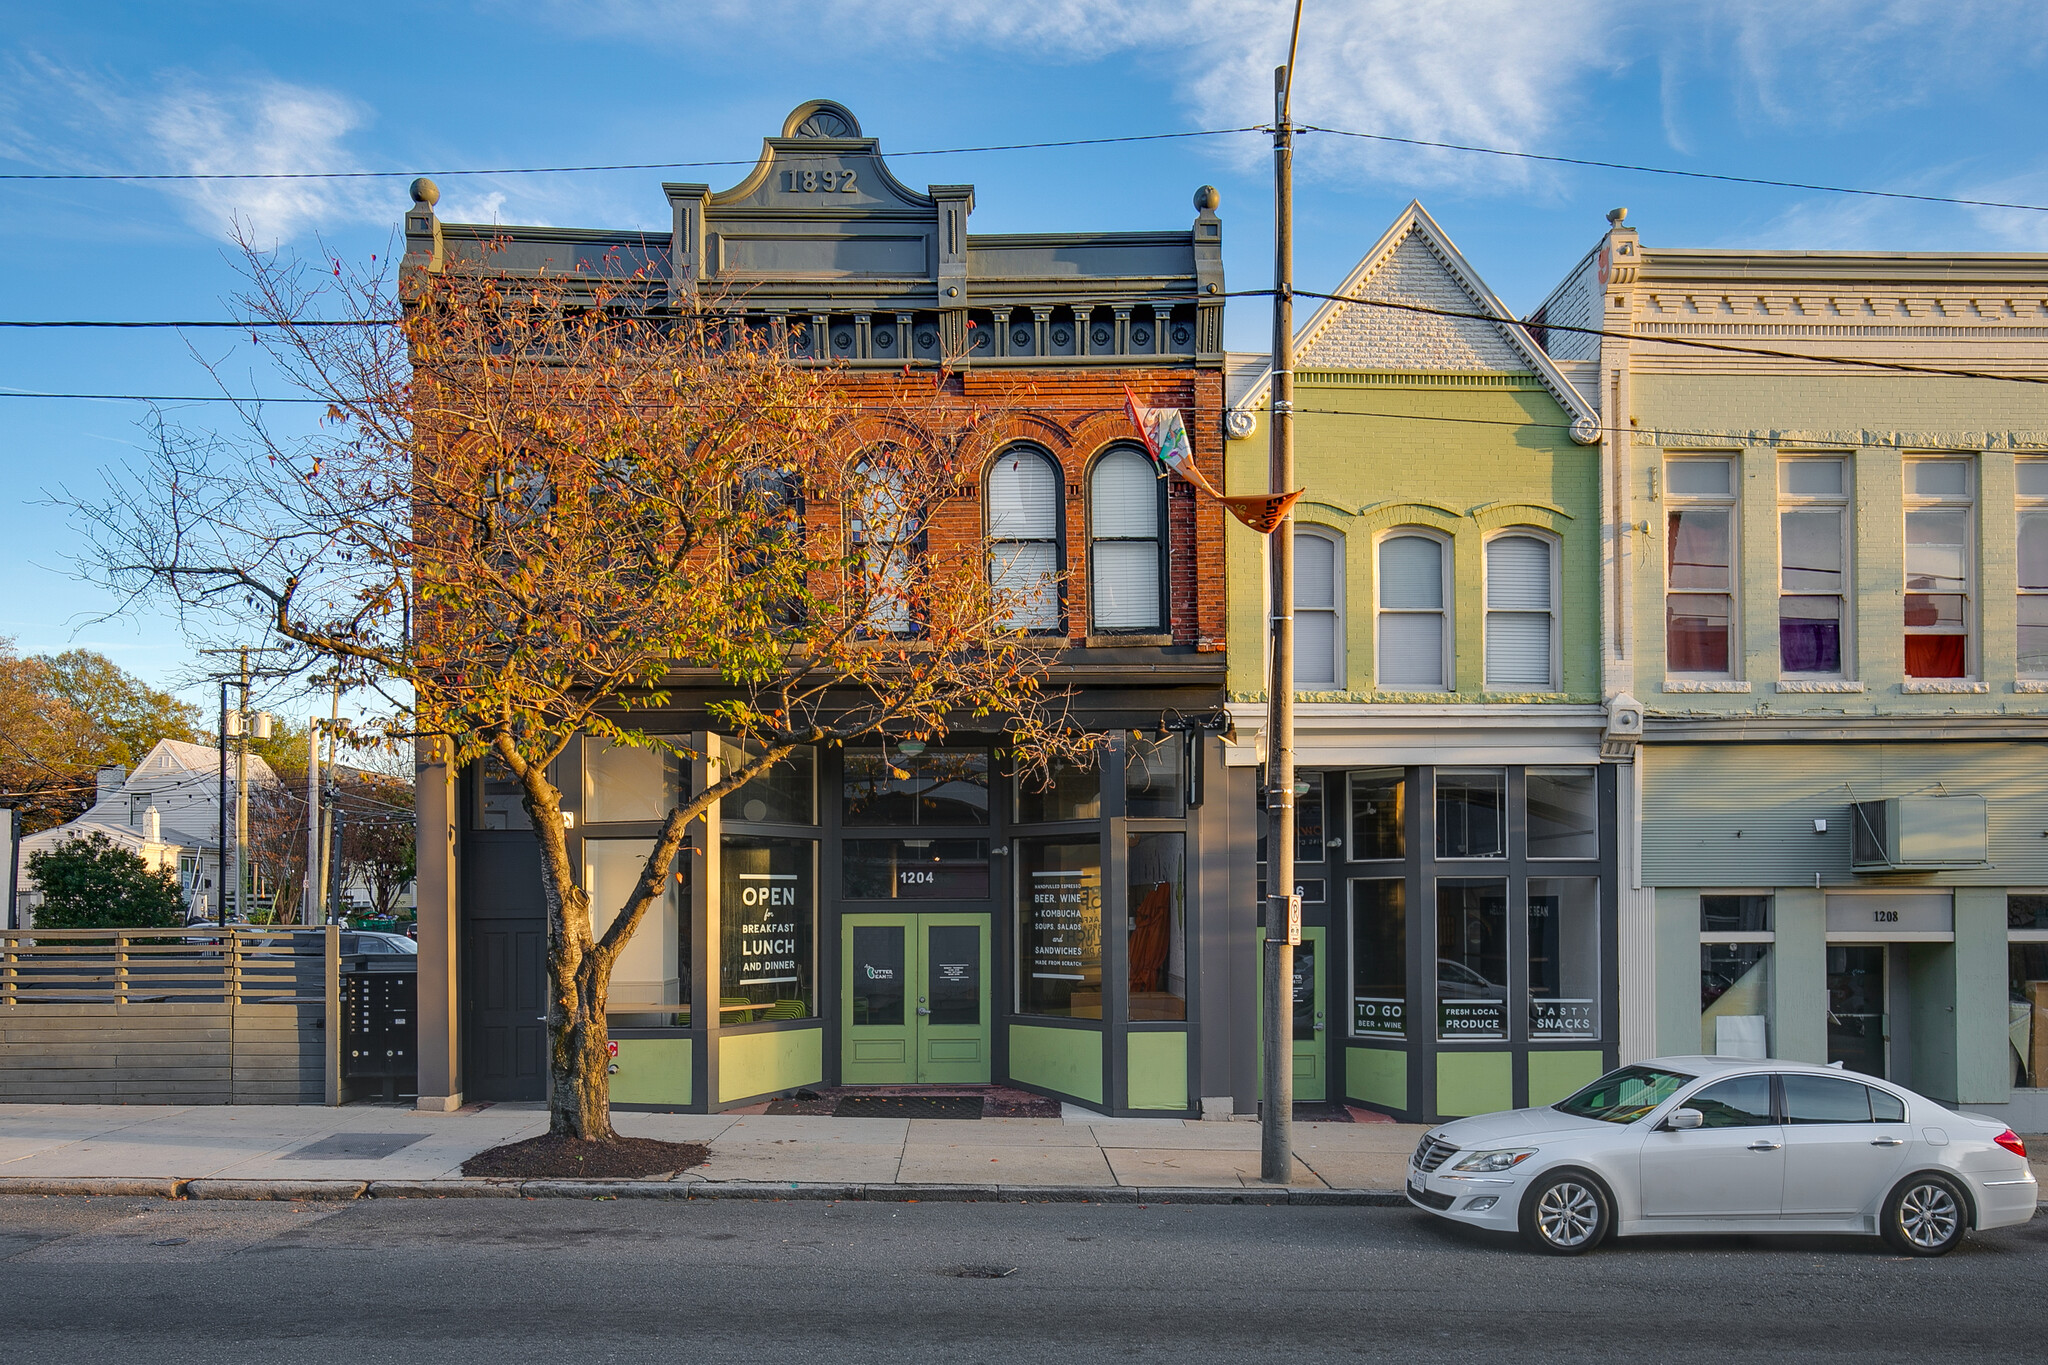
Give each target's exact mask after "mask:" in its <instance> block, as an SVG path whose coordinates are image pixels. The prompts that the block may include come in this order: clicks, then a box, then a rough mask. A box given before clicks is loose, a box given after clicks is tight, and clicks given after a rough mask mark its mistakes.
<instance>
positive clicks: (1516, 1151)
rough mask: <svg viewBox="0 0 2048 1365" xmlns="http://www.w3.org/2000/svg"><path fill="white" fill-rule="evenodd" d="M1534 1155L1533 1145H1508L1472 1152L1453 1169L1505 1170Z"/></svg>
mask: <svg viewBox="0 0 2048 1365" xmlns="http://www.w3.org/2000/svg"><path fill="white" fill-rule="evenodd" d="M1534 1155H1536V1149H1535V1148H1534V1147H1509V1148H1507V1149H1506V1150H1504V1151H1498V1152H1474V1153H1473V1154H1472V1155H1470V1156H1468V1157H1466V1158H1465V1159H1464V1160H1463V1161H1461V1162H1459V1163H1458V1164H1457V1165H1455V1166H1453V1167H1451V1169H1452V1170H1454V1171H1505V1170H1507V1169H1509V1168H1510V1167H1514V1166H1519V1165H1521V1164H1522V1163H1523V1162H1524V1161H1527V1160H1528V1159H1529V1158H1530V1157H1532V1156H1534Z"/></svg>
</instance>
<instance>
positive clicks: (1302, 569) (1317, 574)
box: [1294, 532, 1337, 610]
mask: <svg viewBox="0 0 2048 1365" xmlns="http://www.w3.org/2000/svg"><path fill="white" fill-rule="evenodd" d="M1294 605H1295V606H1296V607H1303V608H1310V609H1315V608H1321V609H1325V610H1335V609H1336V606H1337V543H1336V542H1335V541H1333V540H1331V539H1330V538H1329V537H1327V536H1319V535H1315V534H1313V533H1310V532H1296V533H1295V536H1294Z"/></svg>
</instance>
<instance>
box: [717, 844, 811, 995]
mask: <svg viewBox="0 0 2048 1365" xmlns="http://www.w3.org/2000/svg"><path fill="white" fill-rule="evenodd" d="M721 848H722V859H721V862H722V868H723V881H724V884H723V888H722V890H723V893H724V894H723V896H722V897H721V899H720V903H719V924H720V928H721V931H722V932H721V935H720V940H719V942H720V950H719V962H718V979H719V989H718V993H719V996H720V997H721V998H720V1001H719V1005H720V1010H721V1012H722V1017H723V1021H724V1022H725V1023H727V1024H733V1023H758V1022H760V1021H762V1020H765V1019H808V1018H810V1017H811V1015H812V1014H813V1013H815V1004H816V996H815V994H814V993H813V985H814V982H815V979H816V966H817V941H816V936H815V932H814V930H815V925H816V913H817V887H816V877H815V874H814V871H813V862H814V850H815V848H816V845H815V844H814V843H812V842H811V841H810V840H808V839H766V838H759V837H756V836H753V835H745V834H733V835H727V836H726V837H725V839H724V841H723V844H722V846H721ZM750 1003H751V1004H757V1005H760V1006H763V1008H760V1009H752V1010H749V1009H744V1008H740V1009H735V1008H733V1007H735V1006H744V1005H747V1004H750Z"/></svg>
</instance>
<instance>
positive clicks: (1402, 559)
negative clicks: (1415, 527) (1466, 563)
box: [1380, 536, 1444, 608]
mask: <svg viewBox="0 0 2048 1365" xmlns="http://www.w3.org/2000/svg"><path fill="white" fill-rule="evenodd" d="M1443 604H1444V547H1443V546H1442V545H1440V544H1438V543H1437V542H1436V541H1434V540H1430V539H1428V538H1426V537H1424V536H1394V537H1392V538H1391V539H1388V540H1383V541H1381V542H1380V605H1381V606H1383V607H1422V608H1440V607H1442V606H1443Z"/></svg>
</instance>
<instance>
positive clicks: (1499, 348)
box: [1232, 200, 1600, 445]
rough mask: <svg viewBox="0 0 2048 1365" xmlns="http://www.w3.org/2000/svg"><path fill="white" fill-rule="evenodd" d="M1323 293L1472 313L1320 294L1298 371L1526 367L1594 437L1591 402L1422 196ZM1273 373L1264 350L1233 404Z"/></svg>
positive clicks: (1298, 339)
mask: <svg viewBox="0 0 2048 1365" xmlns="http://www.w3.org/2000/svg"><path fill="white" fill-rule="evenodd" d="M1330 292H1331V293H1333V294H1338V295H1342V296H1344V297H1345V298H1356V299H1385V300H1388V301H1389V302H1395V303H1407V304H1414V305H1418V306H1419V307H1422V308H1429V309H1442V310H1443V312H1444V313H1449V314H1475V315H1478V316H1476V317H1469V318H1468V317H1456V316H1443V315H1441V314H1437V313H1427V312H1411V311H1407V310H1405V309H1393V308H1360V307H1357V306H1354V305H1351V304H1347V303H1343V302H1340V301H1338V300H1336V299H1326V300H1324V302H1323V304H1322V306H1321V307H1319V308H1317V309H1316V311H1315V312H1314V314H1312V315H1311V316H1310V318H1309V320H1308V321H1307V323H1305V324H1304V325H1303V326H1301V327H1300V328H1299V329H1298V330H1297V331H1296V332H1295V337H1294V364H1295V368H1296V370H1298V371H1299V370H1408V371H1430V372H1439V373H1441V372H1444V371H1452V372H1456V371H1471V372H1473V373H1502V372H1510V373H1534V374H1535V375H1536V377H1537V378H1538V379H1539V380H1541V381H1542V383H1543V386H1544V388H1546V389H1548V390H1549V391H1550V394H1551V396H1552V397H1553V398H1555V399H1556V400H1557V403H1558V406H1559V407H1561V408H1563V409H1564V410H1565V411H1566V412H1567V413H1569V414H1570V415H1571V418H1572V439H1573V440H1575V441H1578V442H1579V443H1580V444H1582V445H1585V444H1591V443H1592V442H1594V441H1597V440H1598V439H1599V437H1600V418H1599V414H1598V413H1597V412H1596V411H1595V410H1594V408H1593V405H1592V404H1591V403H1589V402H1587V401H1586V399H1585V397H1584V396H1583V395H1582V394H1580V393H1579V391H1578V390H1577V389H1576V388H1574V387H1573V386H1572V383H1571V381H1570V380H1568V379H1566V378H1565V377H1564V375H1563V373H1562V372H1561V371H1559V370H1558V368H1557V366H1556V364H1555V363H1554V362H1553V361H1552V360H1551V359H1550V357H1549V356H1548V355H1547V354H1545V353H1544V350H1543V348H1542V347H1541V346H1538V345H1537V344H1536V342H1535V340H1534V339H1533V338H1532V337H1530V335H1529V334H1528V332H1527V331H1526V330H1525V329H1524V328H1523V326H1522V323H1521V321H1520V320H1519V319H1517V318H1516V317H1515V315H1514V314H1513V313H1512V312H1510V311H1509V310H1508V307H1507V305H1506V304H1504V303H1502V302H1501V301H1500V298H1499V296H1498V295H1496V294H1495V293H1494V292H1493V290H1492V289H1490V288H1488V287H1487V284H1486V281H1484V280H1483V279H1481V278H1480V277H1479V272H1478V271H1476V270H1474V269H1473V268H1472V265H1471V263H1470V262H1469V261H1467V260H1466V259H1465V257H1464V254H1463V253H1462V252H1460V251H1459V250H1458V248H1457V247H1456V245H1454V244H1453V243H1452V241H1451V239H1450V237H1449V236H1448V235H1447V234H1446V233H1445V232H1444V230H1443V228H1442V227H1440V226H1439V225H1438V224H1437V221H1436V220H1435V219H1434V218H1432V217H1430V216H1429V211H1428V210H1427V209H1425V208H1423V207H1422V203H1421V201H1420V200H1414V201H1411V202H1410V203H1409V205H1408V207H1407V208H1406V209H1404V210H1402V212H1401V215H1400V216H1399V217H1398V218H1396V219H1395V220H1394V221H1393V223H1392V225H1391V226H1389V227H1388V228H1387V230H1386V232H1385V233H1383V234H1381V236H1380V239H1379V241H1377V242H1375V243H1374V244H1373V247H1372V249H1371V250H1370V251H1368V252H1366V253H1365V255H1364V256H1363V257H1362V258H1361V259H1360V260H1359V262H1358V264H1357V265H1356V266H1355V267H1353V269H1352V271H1351V273H1350V274H1349V275H1348V276H1346V277H1345V280H1344V282H1343V283H1342V284H1340V285H1338V286H1337V288H1335V289H1334V290H1332V291H1330ZM1272 374H1273V367H1272V362H1271V360H1270V358H1269V359H1268V360H1267V362H1266V364H1265V367H1264V369H1263V371H1262V372H1261V373H1260V375H1259V377H1258V379H1257V380H1256V382H1254V383H1253V384H1251V385H1250V386H1249V389H1248V391H1247V392H1246V393H1245V394H1244V396H1243V398H1242V399H1241V400H1239V401H1238V402H1237V403H1235V404H1233V405H1232V406H1233V408H1234V409H1235V410H1237V411H1245V412H1248V411H1251V410H1253V409H1255V408H1257V407H1258V406H1259V405H1261V404H1263V403H1265V402H1266V401H1267V399H1268V398H1269V397H1270V396H1271V388H1272Z"/></svg>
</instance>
